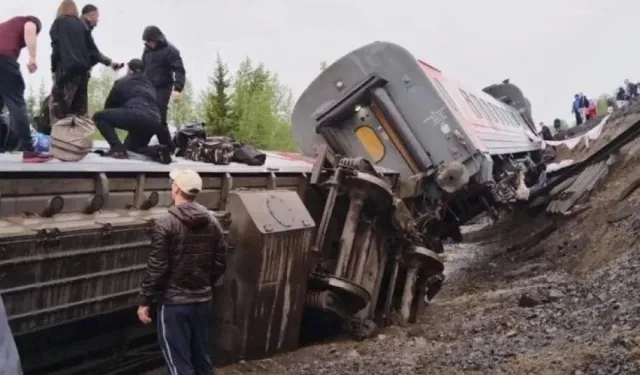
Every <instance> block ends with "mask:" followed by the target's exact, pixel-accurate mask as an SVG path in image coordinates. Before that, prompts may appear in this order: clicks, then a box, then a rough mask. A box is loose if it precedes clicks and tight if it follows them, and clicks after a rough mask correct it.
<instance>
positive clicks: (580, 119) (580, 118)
mask: <svg viewBox="0 0 640 375" xmlns="http://www.w3.org/2000/svg"><path fill="white" fill-rule="evenodd" d="M576 125H582V116H580V112H576Z"/></svg>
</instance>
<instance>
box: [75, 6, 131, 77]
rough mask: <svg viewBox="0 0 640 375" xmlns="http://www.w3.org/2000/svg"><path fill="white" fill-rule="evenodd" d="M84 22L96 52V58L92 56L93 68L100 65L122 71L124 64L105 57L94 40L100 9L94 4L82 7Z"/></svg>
mask: <svg viewBox="0 0 640 375" xmlns="http://www.w3.org/2000/svg"><path fill="white" fill-rule="evenodd" d="M81 19H82V22H83V23H84V26H85V27H86V28H87V31H89V42H90V43H91V44H92V46H93V48H92V50H93V51H94V52H95V54H94V56H91V63H92V66H93V65H96V64H97V63H100V64H102V65H104V66H108V67H111V68H112V69H115V70H117V69H120V68H121V67H122V66H123V65H124V64H121V63H119V62H116V61H113V60H112V59H110V58H109V57H107V56H105V55H104V54H103V53H102V52H100V50H99V49H98V46H97V45H96V42H95V40H94V39H93V35H92V34H91V33H92V32H93V29H94V28H95V27H96V26H98V20H99V19H100V12H99V11H98V7H96V6H95V5H93V4H87V5H85V6H83V7H82V17H81Z"/></svg>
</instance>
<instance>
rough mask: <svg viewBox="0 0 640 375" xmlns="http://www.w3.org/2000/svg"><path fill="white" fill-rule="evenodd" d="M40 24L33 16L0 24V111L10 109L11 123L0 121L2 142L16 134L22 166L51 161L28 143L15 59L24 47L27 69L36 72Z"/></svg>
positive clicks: (24, 112)
mask: <svg viewBox="0 0 640 375" xmlns="http://www.w3.org/2000/svg"><path fill="white" fill-rule="evenodd" d="M41 30H42V23H41V22H40V20H39V19H38V18H37V17H35V16H18V17H13V18H10V19H8V20H6V21H5V22H2V23H0V82H1V84H0V108H3V107H4V106H5V105H6V106H7V108H8V109H9V117H10V124H7V123H6V122H5V121H2V119H0V121H1V122H2V124H0V128H5V129H6V131H5V132H4V133H6V134H5V136H4V137H3V138H4V139H0V141H2V142H3V145H4V143H5V142H4V141H6V140H7V138H5V137H7V136H8V134H9V132H10V131H15V133H16V136H17V138H18V139H19V145H18V150H20V151H22V161H23V162H25V163H40V162H44V161H47V160H49V159H50V156H48V155H47V154H44V153H40V152H36V151H35V149H34V148H33V145H32V143H31V131H30V129H29V117H28V115H27V104H26V101H25V98H24V90H25V83H24V78H23V77H22V73H21V72H20V64H19V63H18V58H19V57H20V52H22V49H23V48H24V47H27V51H28V53H29V56H28V60H27V70H28V72H29V73H31V74H33V73H35V72H36V70H38V64H37V62H36V52H37V46H38V35H39V34H40V31H41Z"/></svg>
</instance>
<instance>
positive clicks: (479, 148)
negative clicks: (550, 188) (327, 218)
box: [293, 42, 542, 251]
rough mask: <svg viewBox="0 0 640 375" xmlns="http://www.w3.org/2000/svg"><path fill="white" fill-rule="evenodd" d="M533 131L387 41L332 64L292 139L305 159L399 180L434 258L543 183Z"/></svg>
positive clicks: (306, 101) (309, 94)
mask: <svg viewBox="0 0 640 375" xmlns="http://www.w3.org/2000/svg"><path fill="white" fill-rule="evenodd" d="M514 87H515V86H514ZM516 88H517V87H516ZM518 90H519V89H518ZM487 91H488V92H491V90H490V89H489V90H487ZM498 91H500V92H502V91H504V90H498ZM516 99H517V98H516ZM523 100H526V99H524V98H523ZM529 117H530V116H529ZM534 129H535V127H534V126H533V124H532V123H530V122H529V121H528V118H525V117H523V116H522V115H521V113H520V112H519V110H517V109H516V108H514V107H511V106H509V105H507V104H506V103H505V102H504V100H496V99H495V98H494V97H493V96H492V95H489V94H487V93H486V92H483V91H476V90H472V89H469V88H468V87H466V86H465V85H463V84H462V83H460V82H457V81H456V80H454V79H452V78H450V77H447V76H445V75H444V74H443V73H442V72H441V71H440V70H438V69H436V68H434V67H433V66H431V65H429V64H427V63H425V62H423V61H420V60H418V59H416V58H415V57H414V56H413V55H412V54H411V53H410V52H409V51H407V50H406V49H404V48H402V47H400V46H398V45H395V44H392V43H388V42H375V43H371V44H368V45H366V46H363V47H361V48H359V49H356V50H354V51H352V52H350V53H349V54H347V55H345V56H344V57H342V58H340V59H338V60H337V61H335V62H334V63H333V64H331V65H330V66H329V67H327V68H326V69H324V70H323V71H322V73H321V74H320V75H319V76H318V77H317V78H316V79H315V80H314V81H313V82H312V83H311V84H310V85H309V87H308V88H307V89H306V90H305V91H304V93H303V94H302V96H301V97H300V99H299V100H298V102H297V103H296V105H295V107H294V110H293V132H294V135H295V136H296V139H297V141H298V143H299V145H300V147H301V149H302V150H303V151H304V152H305V153H306V154H308V155H313V154H314V152H315V151H314V148H315V147H317V145H318V144H327V145H328V146H329V147H330V149H331V150H332V151H333V152H334V153H336V154H340V155H344V156H347V157H353V156H366V157H368V158H370V159H371V160H372V161H373V162H374V164H375V165H380V166H384V167H386V168H390V169H393V170H396V171H398V172H399V173H400V176H401V177H402V179H401V187H400V189H399V194H400V196H401V198H403V199H405V201H406V202H407V203H408V204H409V206H410V207H411V209H412V210H413V212H414V213H416V214H417V216H418V217H419V222H418V223H417V224H418V225H419V226H420V232H421V233H423V234H425V235H426V236H428V237H429V239H428V240H427V242H428V244H429V245H430V246H431V247H432V248H433V249H434V250H437V251H439V250H441V247H440V245H439V240H440V239H441V238H445V237H451V238H453V239H459V238H460V233H459V229H458V228H459V225H461V224H462V223H464V222H466V221H467V220H469V219H470V218H472V217H474V216H476V215H477V214H478V213H480V212H483V211H487V210H489V211H493V209H494V207H495V206H498V205H500V204H505V203H508V202H511V201H513V200H514V199H515V197H516V190H517V188H518V186H519V180H520V179H519V176H520V173H521V172H522V173H526V174H527V175H529V181H531V180H533V181H535V180H536V179H537V174H536V173H537V172H538V171H539V168H538V165H539V164H540V162H541V152H540V150H541V147H542V143H541V140H540V139H538V138H537V136H536V135H535V133H534Z"/></svg>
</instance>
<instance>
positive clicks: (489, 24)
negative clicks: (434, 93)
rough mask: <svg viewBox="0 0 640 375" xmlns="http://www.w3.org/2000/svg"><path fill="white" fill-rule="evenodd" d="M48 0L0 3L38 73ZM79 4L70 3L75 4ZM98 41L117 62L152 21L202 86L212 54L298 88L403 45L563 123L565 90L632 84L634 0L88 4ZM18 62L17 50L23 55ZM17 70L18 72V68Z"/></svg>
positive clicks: (45, 71) (637, 76) (45, 47)
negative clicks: (352, 59) (348, 57)
mask: <svg viewBox="0 0 640 375" xmlns="http://www.w3.org/2000/svg"><path fill="white" fill-rule="evenodd" d="M57 4H58V3H57V2H56V1H54V0H22V1H10V0H5V1H1V2H0V17H1V18H2V19H5V18H8V17H11V16H14V15H25V14H34V15H36V16H38V17H40V19H41V20H42V22H43V24H44V32H43V33H42V34H41V37H40V39H39V40H40V48H39V51H38V64H39V71H38V73H36V74H35V75H32V76H29V77H28V78H27V82H28V83H31V84H33V85H35V86H36V87H37V85H39V83H40V80H41V79H42V78H43V77H46V79H47V80H48V79H49V77H50V75H49V55H50V51H51V49H50V46H49V36H48V29H49V27H50V25H51V22H52V20H53V18H54V15H55V11H56V7H57ZM84 4H85V3H78V5H79V6H82V5H84ZM94 4H95V5H97V6H98V7H99V8H100V11H101V20H100V24H99V26H98V28H97V29H96V30H95V31H94V37H95V39H96V42H97V44H98V46H99V48H100V49H101V50H102V52H103V53H105V54H106V55H108V56H110V57H112V58H114V59H116V60H120V61H127V60H128V59H130V58H132V57H139V56H140V54H141V53H142V41H141V36H142V30H143V28H144V27H145V26H147V25H149V24H155V25H157V26H159V27H160V28H161V29H162V30H163V31H164V32H165V34H166V35H167V37H168V39H169V40H170V41H171V42H172V43H173V44H175V45H176V46H177V47H178V48H179V49H180V50H181V52H182V56H183V58H184V61H185V65H186V69H187V77H188V78H189V79H190V80H191V81H192V82H193V83H194V86H195V87H196V88H197V89H202V88H204V87H205V86H206V85H207V77H208V75H209V73H210V72H211V70H212V69H213V63H214V61H215V58H216V53H220V55H221V56H222V58H223V60H224V61H225V62H227V63H228V64H229V66H230V68H231V69H234V68H235V67H237V65H238V63H239V62H240V61H241V60H242V59H243V58H244V57H245V56H249V57H251V58H252V59H254V60H256V61H261V62H263V63H264V64H265V65H266V66H267V67H268V68H270V69H271V70H273V71H276V72H277V73H278V74H279V75H280V77H281V79H282V81H283V83H285V84H287V85H288V86H289V87H291V89H292V90H293V92H294V96H296V97H297V96H298V95H300V93H301V92H302V90H304V88H305V87H306V85H307V84H308V83H309V82H310V81H311V80H312V79H313V78H314V77H315V76H316V75H317V74H318V72H319V69H320V62H321V61H323V60H327V61H328V62H331V61H332V60H335V59H337V58H339V57H340V56H342V55H344V54H345V53H348V52H349V51H350V50H352V49H355V48H357V47H359V46H361V45H364V44H367V43H369V42H372V41H375V40H385V41H390V42H395V43H398V44H400V45H402V46H405V47H406V48H408V49H409V50H410V51H412V52H413V53H414V55H415V56H416V57H417V58H421V59H423V60H425V61H427V62H429V63H431V64H432V65H434V66H436V67H438V68H439V69H440V70H442V71H443V73H444V74H446V75H450V76H453V77H455V78H457V79H458V80H460V81H462V82H465V83H467V84H469V85H470V86H472V87H475V88H477V89H478V90H480V89H482V88H483V87H485V86H486V85H488V84H491V83H495V82H498V81H501V80H503V79H505V78H511V80H512V82H513V83H516V84H518V85H519V86H520V87H521V88H522V89H523V90H524V92H525V95H526V96H528V97H529V99H530V100H531V103H532V106H533V115H534V119H535V120H536V122H540V121H545V122H551V121H552V120H553V118H554V117H560V118H566V119H570V118H571V112H570V109H571V101H572V96H573V94H574V93H576V92H578V91H583V92H584V93H585V94H587V96H598V95H599V94H601V93H603V92H613V90H614V89H615V88H616V86H618V85H621V84H622V82H623V80H624V79H625V78H627V77H628V78H631V79H632V80H637V81H640V52H637V51H638V49H640V45H638V42H637V38H638V37H637V34H638V28H639V26H640V18H639V17H638V15H639V14H640V2H638V1H637V0H606V1H603V0H535V1H525V0H521V1H514V0H448V1H424V0H422V1H419V0H412V1H410V0H391V1H389V0H384V1H383V0H342V1H338V0H227V1H220V0H213V1H205V0H172V1H169V0H153V1H151V0H126V1H125V0H109V1H100V2H96V3H94ZM21 59H22V61H23V62H24V61H26V52H25V53H23V55H22V58H21ZM23 70H24V69H23Z"/></svg>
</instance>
